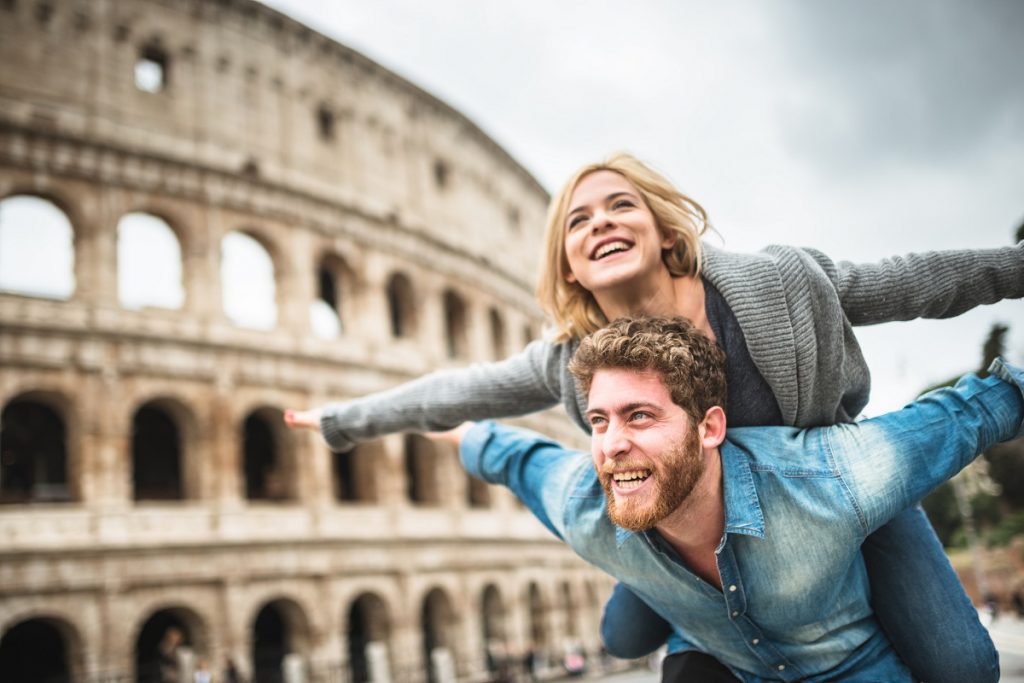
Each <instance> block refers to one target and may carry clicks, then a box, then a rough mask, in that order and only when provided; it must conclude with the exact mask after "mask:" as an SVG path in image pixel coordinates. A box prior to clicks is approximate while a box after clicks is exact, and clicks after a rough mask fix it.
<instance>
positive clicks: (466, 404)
mask: <svg viewBox="0 0 1024 683" xmlns="http://www.w3.org/2000/svg"><path fill="white" fill-rule="evenodd" d="M560 359H561V349H560V348H559V346H558V345H555V344H551V343H549V342H545V341H535V342H532V343H531V344H529V345H528V346H527V347H526V348H525V349H524V350H523V351H522V352H520V353H518V354H516V355H514V356H511V357H509V358H507V359H505V360H503V361H499V362H497V363H482V364H479V365H473V366H470V367H467V368H459V369H454V370H442V371H438V372H433V373H430V374H429V375H424V376H423V377H420V378H419V379H416V380H413V381H411V382H407V383H405V384H402V385H399V386H397V387H395V388H393V389H389V390H387V391H382V392H379V393H375V394H370V395H368V396H364V397H361V398H357V399H353V400H351V401H344V402H340V403H332V404H330V405H328V406H326V407H325V408H324V411H323V415H322V417H321V418H320V431H321V433H322V434H323V437H324V439H325V440H326V441H327V444H328V445H329V446H330V447H331V449H332V450H335V451H344V450H347V449H349V448H351V447H352V446H353V445H355V444H356V443H358V442H360V441H366V440H369V439H373V438H376V437H378V436H381V435H383V434H392V433H395V432H402V431H419V432H431V431H434V432H436V431H445V430H448V429H452V428H454V427H457V426H458V425H460V424H462V423H463V422H466V421H467V420H483V419H487V418H495V417H511V416H516V415H525V414H527V413H532V412H536V411H538V410H543V409H545V408H550V407H551V406H553V405H554V404H556V403H557V402H558V401H559V399H560V398H561V396H562V387H561V366H562V365H563V363H561V361H560Z"/></svg>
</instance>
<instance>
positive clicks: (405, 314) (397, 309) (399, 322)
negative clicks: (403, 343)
mask: <svg viewBox="0 0 1024 683" xmlns="http://www.w3.org/2000/svg"><path fill="white" fill-rule="evenodd" d="M388 314H389V318H390V321H391V336H392V337H394V338H395V339H403V338H405V337H411V336H412V335H413V333H414V332H415V328H416V308H415V306H414V305H413V295H412V283H410V282H409V278H408V277H406V276H405V275H404V274H402V273H395V274H394V275H392V276H391V278H390V279H389V280H388Z"/></svg>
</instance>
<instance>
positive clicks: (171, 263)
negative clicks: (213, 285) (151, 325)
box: [117, 211, 185, 309]
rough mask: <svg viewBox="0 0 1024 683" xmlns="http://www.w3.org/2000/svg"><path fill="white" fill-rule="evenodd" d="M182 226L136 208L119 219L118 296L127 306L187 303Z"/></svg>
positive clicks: (170, 306) (166, 306) (162, 306)
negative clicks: (180, 228)
mask: <svg viewBox="0 0 1024 683" xmlns="http://www.w3.org/2000/svg"><path fill="white" fill-rule="evenodd" d="M182 253H183V250H182V243H181V237H180V233H179V231H178V230H175V229H174V228H173V227H172V226H171V224H170V223H169V222H168V221H167V220H166V219H165V218H164V217H163V216H160V215H157V214H154V213H148V212H143V211H132V212H130V213H126V214H124V215H123V216H121V218H120V220H118V222H117V298H118V301H119V302H120V304H121V306H122V307H123V308H136V309H137V308H143V307H145V306H153V307H156V308H169V309H180V308H182V307H183V306H184V305H185V287H184V284H183V283H184V279H185V272H184V259H183V258H182Z"/></svg>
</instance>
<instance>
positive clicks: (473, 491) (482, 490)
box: [466, 474, 491, 508]
mask: <svg viewBox="0 0 1024 683" xmlns="http://www.w3.org/2000/svg"><path fill="white" fill-rule="evenodd" d="M466 479H467V480H468V486H467V487H466V499H467V502H468V503H469V507H471V508H489V507H490V506H491V487H490V486H488V484H487V482H485V481H481V480H479V479H477V478H476V477H471V476H470V475H468V474H467V475H466Z"/></svg>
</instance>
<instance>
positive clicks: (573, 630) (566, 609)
mask: <svg viewBox="0 0 1024 683" xmlns="http://www.w3.org/2000/svg"><path fill="white" fill-rule="evenodd" d="M558 597H559V602H560V607H561V609H562V615H563V617H564V619H565V622H564V623H565V636H566V637H567V638H569V639H573V640H575V639H577V638H579V635H580V623H579V601H578V600H576V596H575V594H574V591H573V587H572V585H571V584H570V583H569V582H568V581H562V582H561V583H559V584H558Z"/></svg>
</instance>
